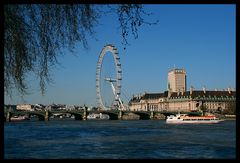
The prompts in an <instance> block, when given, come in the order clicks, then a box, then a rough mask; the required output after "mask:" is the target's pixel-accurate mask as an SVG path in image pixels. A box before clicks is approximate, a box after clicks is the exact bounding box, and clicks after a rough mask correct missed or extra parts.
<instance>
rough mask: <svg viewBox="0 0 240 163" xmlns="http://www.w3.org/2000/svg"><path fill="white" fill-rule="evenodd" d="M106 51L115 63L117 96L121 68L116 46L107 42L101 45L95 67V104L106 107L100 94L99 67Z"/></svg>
mask: <svg viewBox="0 0 240 163" xmlns="http://www.w3.org/2000/svg"><path fill="white" fill-rule="evenodd" d="M107 52H111V54H112V56H113V58H114V63H115V74H116V76H115V77H116V88H115V89H116V93H117V95H118V96H120V94H121V80H122V68H121V63H120V58H119V56H118V51H117V48H116V47H115V46H114V45H112V44H107V45H105V46H104V47H103V49H102V51H101V53H100V55H99V58H98V62H97V69H96V93H97V106H98V107H99V108H103V109H106V108H107V107H106V106H104V104H103V101H102V96H101V81H100V79H101V68H102V63H103V59H104V56H105V54H106V53H107Z"/></svg>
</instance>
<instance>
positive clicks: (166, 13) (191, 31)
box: [4, 4, 236, 106]
mask: <svg viewBox="0 0 240 163" xmlns="http://www.w3.org/2000/svg"><path fill="white" fill-rule="evenodd" d="M144 8H145V10H146V11H148V12H152V13H153V15H150V16H149V17H146V18H147V19H146V20H148V21H155V20H159V23H158V24H157V25H152V26H148V25H143V26H141V28H139V31H138V34H139V37H138V39H134V38H133V37H129V40H128V41H129V43H130V46H127V49H126V50H123V45H122V44H121V42H122V38H121V36H120V29H119V28H118V26H119V25H118V22H117V18H116V16H115V15H112V16H108V17H103V18H102V19H101V25H99V26H97V27H95V28H94V29H95V31H96V35H95V37H96V38H95V39H92V38H90V37H89V38H88V43H89V49H88V50H85V49H83V48H82V47H80V46H76V49H75V51H74V53H73V54H70V53H69V54H66V55H64V56H61V57H60V58H59V62H60V63H61V65H60V66H57V67H53V68H52V69H51V74H52V79H53V80H54V84H50V85H47V91H46V94H45V95H44V96H42V95H41V92H40V90H39V87H38V83H37V82H36V78H34V77H32V76H31V75H29V79H28V81H29V84H30V86H31V89H30V90H29V91H30V92H31V94H30V95H26V96H24V97H23V98H24V99H22V98H21V97H20V96H19V95H18V94H14V95H13V97H12V98H9V97H8V96H5V98H4V103H5V104H19V103H31V104H35V103H42V104H51V103H59V104H68V105H70V104H74V105H83V104H86V105H89V106H96V91H95V78H96V75H95V74H96V65H97V61H98V56H99V54H100V52H101V50H102V48H103V46H104V45H106V44H108V43H112V44H113V45H115V46H116V47H117V49H118V52H119V56H120V61H121V64H122V78H123V80H122V92H123V93H124V96H122V99H123V100H124V101H125V102H127V98H125V97H128V98H131V96H132V95H133V94H134V95H136V94H139V93H144V92H145V91H146V92H152V93H156V92H163V91H166V89H167V73H168V71H169V70H170V69H172V68H173V67H174V65H175V66H176V67H177V68H184V69H185V70H186V72H187V90H189V88H190V86H194V88H195V89H198V90H201V89H202V87H203V86H206V88H207V89H208V90H214V89H215V88H217V89H218V90H222V89H226V88H227V87H231V88H236V13H235V12H236V6H235V5H230V4H226V5H219V4H217V5H210V4H207V5H145V7H144ZM66 53H68V52H66ZM109 56H110V54H109ZM108 58H111V57H108ZM108 58H107V57H106V60H104V63H106V67H107V62H108V61H109V62H111V59H108ZM109 65H110V66H111V63H109ZM109 65H108V66H109ZM113 69H114V67H113ZM122 95H123V94H122Z"/></svg>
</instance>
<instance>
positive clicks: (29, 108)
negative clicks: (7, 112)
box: [16, 104, 34, 111]
mask: <svg viewBox="0 0 240 163" xmlns="http://www.w3.org/2000/svg"><path fill="white" fill-rule="evenodd" d="M16 109H17V110H23V111H34V106H33V105H31V104H18V105H17V108H16Z"/></svg>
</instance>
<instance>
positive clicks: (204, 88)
mask: <svg viewBox="0 0 240 163" xmlns="http://www.w3.org/2000/svg"><path fill="white" fill-rule="evenodd" d="M203 93H204V94H206V87H205V86H204V87H203Z"/></svg>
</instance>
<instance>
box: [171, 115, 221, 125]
mask: <svg viewBox="0 0 240 163" xmlns="http://www.w3.org/2000/svg"><path fill="white" fill-rule="evenodd" d="M222 121H223V120H222V119H219V118H216V117H215V116H188V115H187V114H179V113H178V114H176V115H170V116H167V119H166V123H169V124H170V123H171V124H186V123H219V122H222Z"/></svg>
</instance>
